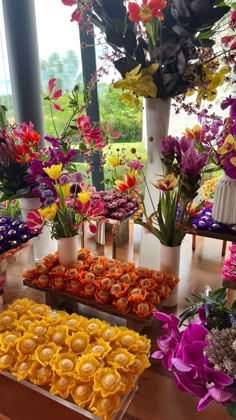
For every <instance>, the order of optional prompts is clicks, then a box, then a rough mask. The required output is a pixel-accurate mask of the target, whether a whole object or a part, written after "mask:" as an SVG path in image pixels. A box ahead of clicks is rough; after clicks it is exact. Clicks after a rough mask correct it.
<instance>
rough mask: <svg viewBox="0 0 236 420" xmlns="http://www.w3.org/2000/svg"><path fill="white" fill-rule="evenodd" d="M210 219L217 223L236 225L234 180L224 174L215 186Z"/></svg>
mask: <svg viewBox="0 0 236 420" xmlns="http://www.w3.org/2000/svg"><path fill="white" fill-rule="evenodd" d="M212 217H213V219H214V220H216V221H217V222H219V223H224V224H226V225H231V224H236V180H235V179H232V178H229V177H228V176H227V175H225V174H224V175H223V176H222V178H220V180H219V181H218V182H217V185H216V190H215V195H214V199H213V208H212Z"/></svg>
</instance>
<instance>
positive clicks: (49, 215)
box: [39, 203, 57, 220]
mask: <svg viewBox="0 0 236 420" xmlns="http://www.w3.org/2000/svg"><path fill="white" fill-rule="evenodd" d="M39 213H40V214H41V215H42V216H43V217H45V219H48V220H53V219H55V216H56V214H57V205H56V204H55V203H53V204H52V205H51V206H50V207H45V208H44V209H39Z"/></svg>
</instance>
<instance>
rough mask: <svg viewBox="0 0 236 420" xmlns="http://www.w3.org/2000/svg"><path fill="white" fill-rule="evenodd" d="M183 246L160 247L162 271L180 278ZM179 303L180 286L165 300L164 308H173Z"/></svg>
mask: <svg viewBox="0 0 236 420" xmlns="http://www.w3.org/2000/svg"><path fill="white" fill-rule="evenodd" d="M180 249H181V246H180V245H179V246H165V245H162V244H161V245H160V271H164V272H166V273H169V274H174V275H175V276H177V277H178V276H179V264H180ZM177 302H178V284H176V285H175V287H174V288H173V289H172V291H171V293H170V295H169V296H168V298H166V299H163V302H162V304H163V306H165V307H172V306H175V305H177Z"/></svg>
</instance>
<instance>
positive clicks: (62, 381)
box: [50, 373, 75, 398]
mask: <svg viewBox="0 0 236 420" xmlns="http://www.w3.org/2000/svg"><path fill="white" fill-rule="evenodd" d="M74 385H75V379H74V378H71V377H70V376H58V375H57V374H56V373H53V375H52V379H51V388H50V392H51V394H54V395H59V396H60V397H61V398H68V397H69V395H70V391H71V388H73V386H74Z"/></svg>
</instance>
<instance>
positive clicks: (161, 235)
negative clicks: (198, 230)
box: [115, 136, 209, 247]
mask: <svg viewBox="0 0 236 420" xmlns="http://www.w3.org/2000/svg"><path fill="white" fill-rule="evenodd" d="M160 150H161V153H162V162H163V164H164V167H165V170H164V175H163V176H159V177H158V179H157V181H156V183H155V184H153V185H154V187H156V188H157V189H158V190H159V192H160V195H159V201H158V203H155V202H154V201H153V199H152V197H151V194H150V189H149V187H148V182H147V180H146V177H145V175H144V174H143V172H142V174H143V179H144V182H145V184H146V188H147V191H148V194H149V196H150V201H151V206H152V209H153V211H152V213H151V214H148V212H147V209H146V205H145V201H144V199H143V197H142V195H141V194H140V193H139V191H138V190H137V171H135V170H133V169H130V171H129V173H128V174H126V176H125V177H124V179H123V180H117V181H116V182H115V183H116V187H117V189H118V190H122V191H125V190H127V191H129V190H132V191H133V192H134V193H135V194H136V195H138V196H139V199H140V202H141V204H142V209H143V215H144V217H143V220H140V219H138V220H136V221H135V223H137V224H140V225H142V226H143V227H144V228H145V229H146V230H147V231H148V232H150V233H151V234H153V235H154V236H156V238H157V239H159V241H160V242H161V243H162V244H163V245H166V246H172V247H173V246H178V245H180V244H181V243H182V240H183V238H184V237H185V235H186V233H188V232H189V230H190V229H191V226H192V221H193V219H194V217H195V216H196V214H197V213H198V212H199V211H200V210H201V209H202V207H203V202H202V201H200V202H199V203H197V204H196V205H195V203H194V199H195V197H196V196H197V194H198V190H199V188H200V182H201V178H202V173H203V171H204V168H205V166H206V165H207V162H208V159H209V157H208V153H207V152H205V151H203V152H199V151H198V150H197V147H196V145H195V143H194V140H193V139H192V138H190V137H186V136H183V137H181V138H178V137H172V136H167V137H164V138H163V139H162V140H161V142H160Z"/></svg>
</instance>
